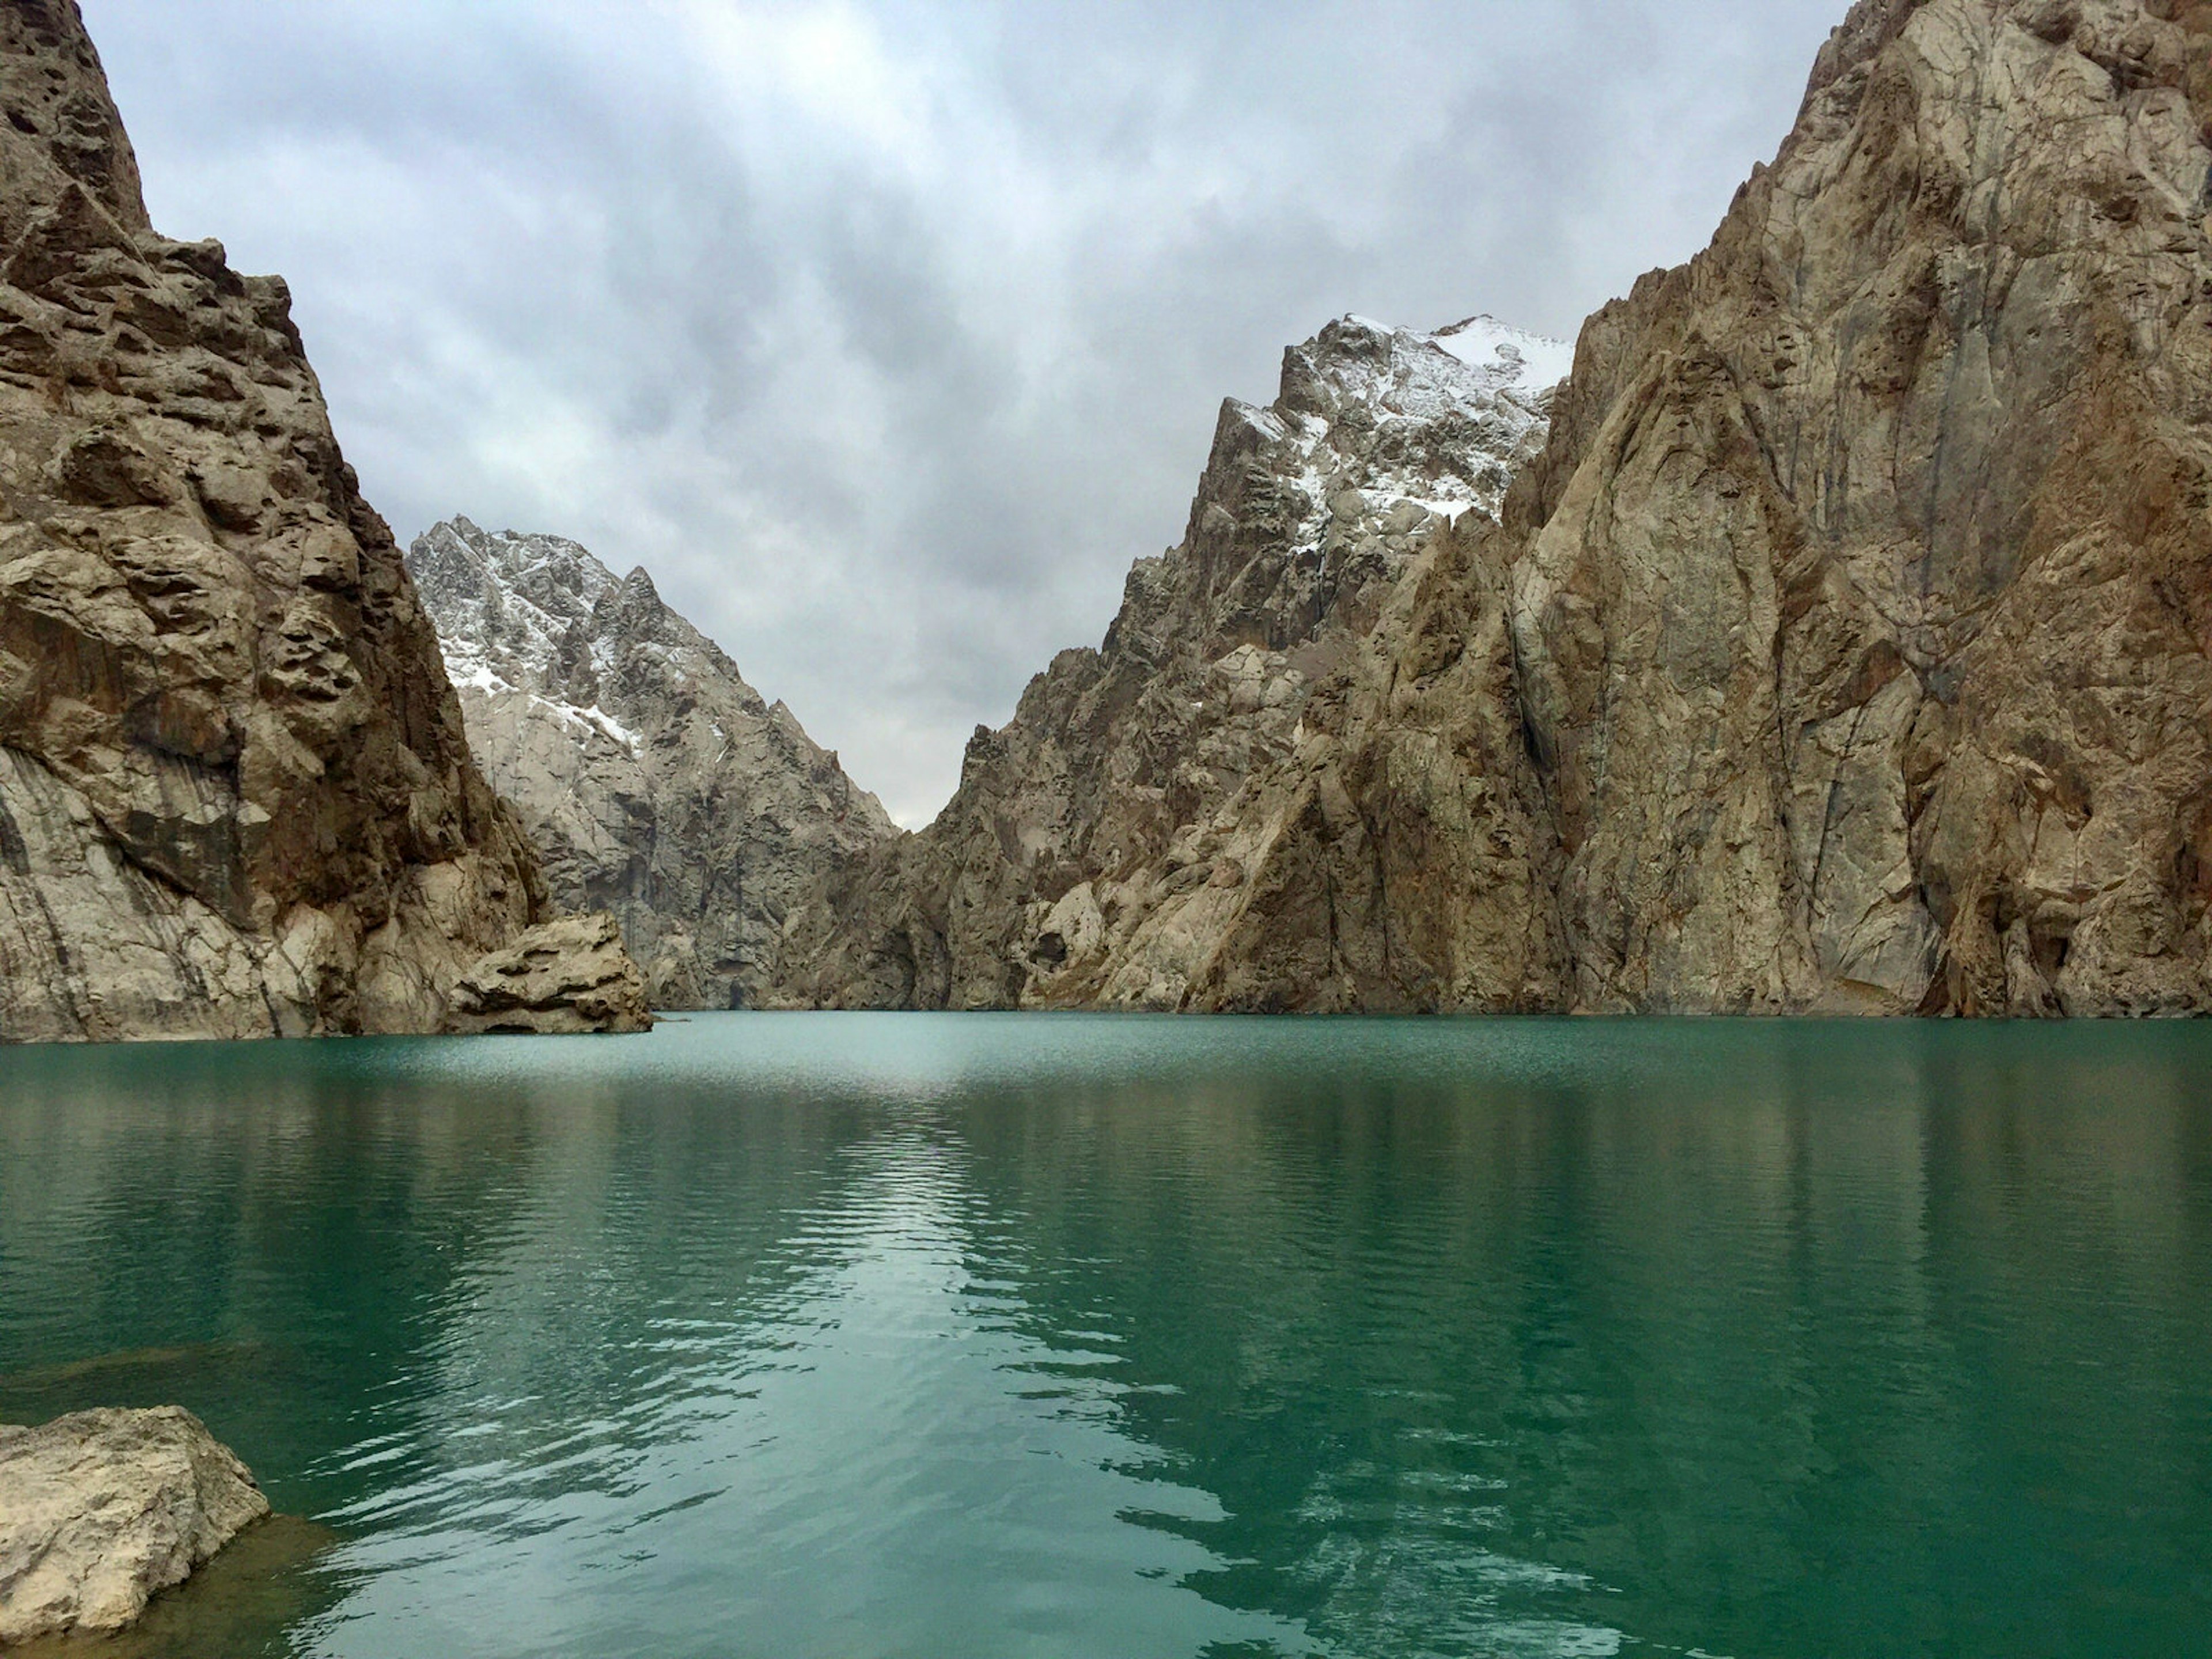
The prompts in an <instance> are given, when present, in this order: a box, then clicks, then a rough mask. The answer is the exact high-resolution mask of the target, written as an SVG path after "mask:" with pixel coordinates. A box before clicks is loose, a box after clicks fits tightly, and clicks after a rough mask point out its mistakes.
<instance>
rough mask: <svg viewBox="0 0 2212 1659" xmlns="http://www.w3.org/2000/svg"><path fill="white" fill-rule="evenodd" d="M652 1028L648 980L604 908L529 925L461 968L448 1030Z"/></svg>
mask: <svg viewBox="0 0 2212 1659" xmlns="http://www.w3.org/2000/svg"><path fill="white" fill-rule="evenodd" d="M652 1029H653V1013H652V1010H651V1008H650V1006H648V1005H647V1001H646V995H645V980H644V978H643V976H642V975H640V974H639V972H638V969H637V964H636V963H635V962H633V961H631V960H630V957H629V951H625V950H624V949H623V938H622V928H621V927H619V926H618V925H617V923H616V921H615V919H614V917H613V916H611V915H608V914H607V913H606V912H605V911H604V910H603V911H601V912H599V914H598V915H589V916H570V917H568V918H566V919H564V920H562V921H549V922H546V923H544V925H543V926H540V927H533V928H532V929H531V930H530V931H529V932H528V933H525V934H524V935H523V936H522V937H521V938H520V939H517V940H516V941H515V942H514V944H513V945H511V946H509V947H508V948H507V949H506V950H504V951H494V952H492V954H491V955H489V956H488V957H484V958H483V961H481V962H479V963H477V965H476V966H475V967H473V968H471V969H469V971H468V972H467V973H465V974H464V975H461V980H460V983H459V984H458V985H456V986H455V987H453V1007H452V1010H451V1012H449V1013H448V1014H447V1017H446V1031H447V1035H449V1036H485V1035H490V1034H495V1033H500V1032H512V1033H515V1034H518V1035H520V1034H528V1035H532V1036H584V1035H586V1034H589V1033H594V1032H605V1033H613V1034H629V1033H635V1032H638V1031H649V1030H652Z"/></svg>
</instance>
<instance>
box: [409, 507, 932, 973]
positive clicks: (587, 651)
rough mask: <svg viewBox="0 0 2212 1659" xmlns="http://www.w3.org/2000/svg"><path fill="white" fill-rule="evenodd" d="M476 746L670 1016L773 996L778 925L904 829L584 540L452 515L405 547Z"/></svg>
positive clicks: (549, 864) (705, 643)
mask: <svg viewBox="0 0 2212 1659" xmlns="http://www.w3.org/2000/svg"><path fill="white" fill-rule="evenodd" d="M408 567H409V568H410V571H411V572H412V573H413V575H414V579H415V582H416V587H417V589H418V591H419V592H421V594H422V601H423V604H424V605H425V607H426V608H427V609H428V611H429V613H430V616H431V618H432V620H433V621H434V623H435V624H436V626H437V629H438V633H439V636H440V638H441V641H442V644H443V648H444V653H445V659H446V664H447V669H448V671H450V673H451V675H452V678H453V683H454V684H455V685H457V686H458V687H459V691H460V696H461V706H462V709H463V712H464V715H465V720H466V722H467V726H468V734H469V741H470V743H471V746H472V747H473V749H474V750H475V752H476V755H477V759H478V760H479V762H480V763H482V764H483V767H484V769H485V770H486V772H487V773H488V774H489V776H490V778H491V781H492V782H493V784H494V786H495V787H496V788H497V789H498V791H499V792H500V793H501V795H503V796H504V797H506V798H507V799H508V800H509V801H511V802H513V804H514V805H516V806H517V807H518V808H519V809H520V812H521V815H522V818H523V822H524V823H525V825H526V828H527V829H528V830H529V832H530V834H531V836H532V838H533V839H534V840H535V841H536V842H537V844H538V847H539V848H542V849H543V851H544V855H545V860H546V866H545V867H546V876H547V879H548V881H549V883H550V887H551V890H552V892H553V895H554V896H555V898H556V900H557V901H558V902H561V903H562V904H565V905H567V906H568V907H570V908H575V909H585V910H599V909H607V910H611V911H612V912H613V913H614V914H615V915H616V916H617V918H618V919H619V920H620V921H621V922H622V925H623V932H624V933H625V935H626V936H627V938H628V939H629V945H630V949H631V951H633V953H635V956H636V957H637V958H638V959H639V961H641V963H644V964H645V965H646V969H647V976H648V979H649V981H650V983H651V987H652V994H653V1004H654V1006H656V1007H661V1008H730V1007H739V1006H757V1005H759V1004H761V1003H762V1002H763V1001H764V1000H774V996H773V991H772V987H773V985H774V982H775V978H776V975H777V974H778V971H779V969H780V965H781V954H782V950H783V940H784V933H785V929H786V927H787V925H789V924H791V923H793V922H794V921H796V920H798V915H797V912H798V910H799V907H800V906H801V904H802V902H803V901H804V899H805V896H807V895H808V894H809V893H811V892H812V891H814V890H817V889H818V888H819V887H820V885H821V884H822V883H823V880H824V879H826V878H828V877H829V874H830V873H831V872H832V871H833V870H835V869H836V868H839V867H842V866H843V865H845V864H847V863H849V862H851V861H853V860H857V859H860V858H861V857H863V856H864V855H865V854H867V853H868V852H869V851H870V850H871V849H872V848H877V847H879V846H882V845H884V844H885V843H886V842H890V841H892V840H894V839H896V836H898V834H899V831H898V829H897V828H896V826H895V825H894V824H893V823H891V821H890V817H888V816H887V815H886V814H885V812H884V809H883V807H882V805H881V804H880V803H878V800H877V799H876V798H875V797H874V796H873V795H871V794H869V793H866V791H864V790H861V789H859V788H857V787H854V784H853V781H852V780H851V779H849V778H848V777H847V776H846V775H845V773H844V770H843V769H842V768H841V767H840V766H839V765H838V763H837V757H836V756H835V755H834V754H831V753H829V751H827V750H823V749H821V748H819V747H817V745H816V744H814V743H813V742H812V741H811V739H809V738H808V737H807V735H806V733H805V732H804V731H803V730H802V729H800V726H799V722H798V720H796V719H794V718H793V715H792V714H791V711H790V710H789V709H787V708H785V707H784V706H783V705H782V704H781V703H780V702H779V703H775V704H773V705H770V704H769V703H766V702H763V701H762V699H761V697H760V696H759V694H758V693H757V692H756V691H755V690H753V689H752V687H750V685H748V684H745V682H744V679H743V678H741V677H740V676H739V675H738V670H737V666H736V665H735V664H733V663H732V661H731V660H730V659H729V658H728V657H727V656H726V655H725V654H724V653H723V652H722V651H721V650H720V647H717V646H716V645H715V644H714V641H711V640H709V639H708V638H707V637H706V636H705V635H702V634H701V633H700V632H699V630H698V629H696V628H694V627H692V626H691V624H690V623H688V622H686V621H685V620H684V618H683V617H680V616H678V615H677V614H676V612H674V611H671V610H670V609H669V608H668V606H667V605H665V604H663V603H662V602H661V599H660V596H659V594H658V593H657V592H654V590H653V581H652V579H651V578H650V577H648V576H647V574H646V573H645V572H644V571H643V570H633V571H632V572H631V573H630V574H629V575H628V576H627V577H617V576H616V575H615V574H614V573H613V572H611V571H610V570H609V569H608V568H606V567H605V565H603V564H601V563H600V562H599V561H598V560H597V559H595V558H593V557H592V556H591V555H590V554H589V553H588V552H586V551H585V550H584V549H582V548H581V547H579V546H578V545H576V544H574V542H568V541H562V540H561V539H560V538H557V537H552V536H525V535H517V534H514V533H513V532H506V533H504V534H493V533H491V532H487V531H483V530H480V529H478V528H477V526H475V525H473V524H471V523H470V522H469V521H468V520H466V519H456V520H453V521H451V522H450V523H447V524H441V525H440V526H437V527H436V528H435V529H434V530H432V531H430V532H428V534H427V535H424V536H422V537H421V538H417V540H416V542H415V544H414V546H413V548H412V549H411V550H410V552H409V555H408Z"/></svg>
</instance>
